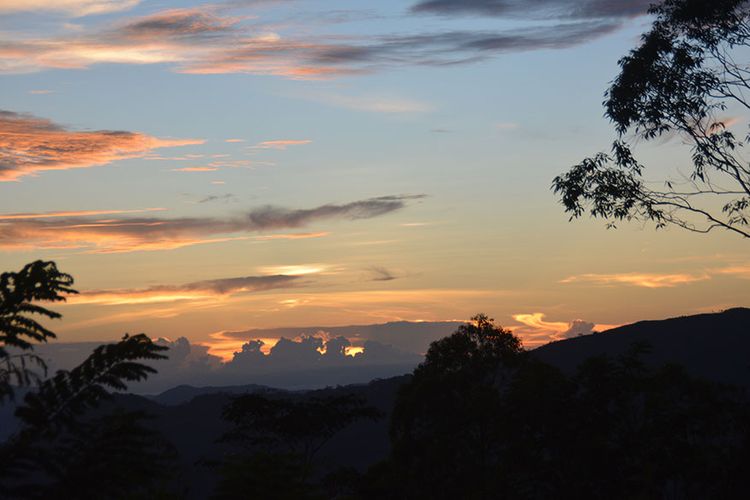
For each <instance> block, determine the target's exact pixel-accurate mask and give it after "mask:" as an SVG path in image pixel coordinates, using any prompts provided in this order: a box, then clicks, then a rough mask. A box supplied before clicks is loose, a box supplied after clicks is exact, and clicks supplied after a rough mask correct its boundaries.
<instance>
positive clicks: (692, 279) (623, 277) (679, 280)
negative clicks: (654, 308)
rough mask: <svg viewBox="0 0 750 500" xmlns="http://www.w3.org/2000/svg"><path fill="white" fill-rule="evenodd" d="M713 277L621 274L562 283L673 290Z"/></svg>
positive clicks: (704, 274)
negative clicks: (673, 288)
mask: <svg viewBox="0 0 750 500" xmlns="http://www.w3.org/2000/svg"><path fill="white" fill-rule="evenodd" d="M710 278H711V276H710V275H709V274H707V273H703V274H687V273H667V274H661V273H621V274H580V275H577V276H570V277H568V278H565V279H564V280H561V281H560V283H592V284H595V285H631V286H639V287H644V288H671V287H675V286H678V285H686V284H690V283H696V282H698V281H705V280H708V279H710Z"/></svg>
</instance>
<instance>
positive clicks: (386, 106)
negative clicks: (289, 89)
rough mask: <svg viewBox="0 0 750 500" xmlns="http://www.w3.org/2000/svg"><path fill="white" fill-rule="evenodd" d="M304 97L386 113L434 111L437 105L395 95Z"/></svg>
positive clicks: (337, 105)
mask: <svg viewBox="0 0 750 500" xmlns="http://www.w3.org/2000/svg"><path fill="white" fill-rule="evenodd" d="M301 97H302V98H303V99H307V100H309V101H314V102H320V103H323V104H329V105H331V106H336V107H340V108H345V109H351V110H354V111H364V112H367V113H384V114H410V113H426V112H429V111H433V110H434V109H435V106H433V105H432V104H430V103H427V102H424V101H419V100H416V99H408V98H404V97H394V96H371V95H360V96H352V95H341V94H303V95H302V96H301Z"/></svg>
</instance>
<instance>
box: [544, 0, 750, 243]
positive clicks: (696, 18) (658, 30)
mask: <svg viewBox="0 0 750 500" xmlns="http://www.w3.org/2000/svg"><path fill="white" fill-rule="evenodd" d="M650 12H651V13H652V14H653V15H655V16H656V20H655V21H654V23H653V26H652V27H651V30H650V31H649V32H648V33H646V34H644V35H643V36H642V39H641V44H640V46H639V47H637V48H636V49H634V50H633V51H632V52H631V53H630V54H629V55H627V56H626V57H624V58H622V59H621V60H620V62H619V64H620V68H621V71H620V74H619V75H618V77H617V78H616V79H615V81H614V83H613V84H612V86H611V87H610V88H609V90H608V92H607V94H606V100H605V102H604V105H605V108H606V116H607V117H608V118H609V119H610V120H611V121H612V122H613V123H614V125H615V129H616V131H617V134H618V139H617V140H616V141H615V142H614V144H613V146H612V152H611V154H606V153H599V154H597V155H595V156H593V157H590V158H587V159H585V160H583V161H582V162H581V163H579V164H578V165H575V166H574V167H572V168H571V169H570V170H569V171H568V172H566V173H564V174H562V175H560V176H558V177H556V178H555V179H554V181H553V184H552V187H553V190H554V192H555V193H557V194H559V195H560V197H561V201H562V204H563V206H564V207H565V210H566V212H569V213H570V214H571V218H576V217H579V216H581V215H583V214H584V213H586V212H588V213H590V214H591V215H592V216H593V217H601V218H604V219H607V220H609V221H610V223H609V226H614V224H615V222H617V221H620V220H623V219H624V220H650V221H654V222H655V223H656V225H657V227H663V226H666V225H675V226H679V227H681V228H684V229H688V230H690V231H695V232H699V233H708V232H710V231H712V230H714V229H724V230H727V231H730V232H732V233H734V234H738V235H740V236H743V237H750V225H749V224H750V167H749V166H748V163H747V161H746V160H745V159H744V157H743V155H742V148H743V147H744V146H745V144H746V143H747V142H748V141H750V136H748V137H736V136H735V134H734V133H733V132H732V131H731V130H730V129H729V125H730V124H731V123H730V122H731V121H734V118H733V117H732V114H737V113H743V112H746V111H747V110H748V109H750V102H749V101H748V100H747V97H746V93H747V91H748V90H750V67H748V64H747V50H746V49H747V47H748V45H750V5H748V4H747V2H744V1H741V0H712V1H710V2H708V1H705V0H666V1H664V2H663V3H661V4H660V5H658V6H654V7H652V8H651V11H650ZM727 113H731V114H727ZM675 135H676V136H678V137H680V138H681V139H683V140H684V141H686V142H687V143H688V144H690V145H691V148H692V171H691V172H690V173H687V174H680V177H679V178H668V179H665V180H664V183H663V186H659V185H658V184H655V183H652V182H646V181H645V180H644V177H643V172H644V170H645V169H646V167H645V166H644V165H643V164H642V163H640V162H639V161H638V160H637V159H636V157H635V155H634V153H633V151H632V148H631V145H630V143H629V142H636V141H639V140H641V141H653V140H656V139H662V140H663V139H668V138H671V137H672V136H675ZM628 137H632V138H633V139H632V140H630V141H629V140H628V139H627V138H628Z"/></svg>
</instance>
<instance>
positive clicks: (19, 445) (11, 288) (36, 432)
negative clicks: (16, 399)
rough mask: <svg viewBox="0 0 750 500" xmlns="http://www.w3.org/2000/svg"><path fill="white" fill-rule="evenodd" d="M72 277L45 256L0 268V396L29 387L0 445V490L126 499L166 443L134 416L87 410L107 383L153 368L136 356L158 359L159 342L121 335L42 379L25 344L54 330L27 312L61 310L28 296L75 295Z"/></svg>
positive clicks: (158, 474) (113, 386)
mask: <svg viewBox="0 0 750 500" xmlns="http://www.w3.org/2000/svg"><path fill="white" fill-rule="evenodd" d="M72 285H73V278H72V277H71V276H70V275H68V274H65V273H61V272H60V271H58V269H57V266H56V265H55V263H54V262H43V261H36V262H33V263H31V264H28V265H26V266H24V268H23V269H22V270H21V271H20V272H17V273H15V272H6V273H3V274H2V275H0V363H2V368H1V369H0V403H2V402H4V401H6V400H7V399H8V398H9V397H12V396H13V394H14V386H15V387H26V388H29V387H31V386H33V385H38V387H37V388H36V390H31V391H29V392H27V394H26V396H25V397H24V401H23V404H22V405H20V406H19V407H18V408H17V409H16V416H17V417H18V418H19V420H20V422H21V428H20V430H19V431H18V432H17V433H16V434H14V435H13V436H11V437H10V438H9V439H8V440H7V441H6V442H4V443H1V444H0V497H2V498H6V497H7V498H103V497H106V498H122V497H125V496H127V497H129V498H132V497H133V495H135V494H138V492H139V491H142V490H143V488H147V487H150V486H152V485H153V484H154V483H155V482H156V481H157V479H160V478H163V477H164V476H163V474H162V471H164V470H165V467H164V463H165V461H167V460H168V457H169V456H170V450H169V445H168V444H167V443H166V442H164V441H163V440H162V439H161V438H159V437H158V436H157V435H156V434H154V433H153V432H152V431H149V430H148V429H147V428H145V427H144V426H143V425H141V421H142V420H143V415H141V414H136V413H118V414H105V415H99V416H96V415H95V414H94V413H93V410H95V409H96V408H98V407H99V406H100V403H101V402H102V401H103V400H105V399H107V398H109V397H110V395H111V393H110V391H113V390H114V391H121V390H125V389H126V388H127V382H133V381H138V380H143V379H145V378H146V377H147V376H148V375H149V374H152V373H155V372H156V370H155V369H153V368H152V367H150V366H148V365H145V364H143V363H142V362H141V361H153V360H158V359H163V358H165V357H166V356H164V355H163V354H161V352H163V351H165V350H166V349H167V348H166V347H163V346H159V345H156V344H154V343H153V342H152V341H151V339H150V338H148V337H147V336H146V335H144V334H139V335H134V336H129V335H125V336H124V337H123V339H122V340H121V341H120V342H117V343H115V344H108V345H102V346H99V347H97V348H96V349H95V350H94V352H93V353H92V354H91V355H89V357H88V358H87V359H86V360H85V361H84V362H83V363H81V364H80V365H79V366H77V367H76V368H74V369H72V370H70V371H67V370H60V371H58V372H57V373H56V374H55V375H54V376H52V377H51V378H49V379H44V375H45V374H46V365H45V364H44V361H43V360H42V359H41V358H40V357H39V356H37V355H35V354H34V353H33V350H34V346H35V345H36V344H37V343H40V342H47V341H48V340H49V339H54V338H56V335H55V334H54V333H53V332H52V331H50V330H48V329H47V328H46V327H44V326H42V325H41V324H40V323H39V322H38V321H37V320H36V319H35V318H34V316H35V315H36V316H43V317H47V318H50V319H56V318H60V317H61V315H60V314H59V313H57V312H54V311H51V310H49V309H46V308H44V307H42V306H40V305H38V304H37V302H39V301H52V302H55V301H62V300H65V297H64V295H63V294H69V293H77V292H76V291H75V290H73V289H72V288H71V287H72ZM34 367H36V368H38V369H39V368H41V369H42V372H43V373H42V374H40V373H38V372H37V371H35V370H34V369H33V368H34ZM82 467H85V468H87V469H88V470H89V471H90V472H94V469H95V470H96V477H95V478H91V477H87V478H86V480H85V481H83V478H84V475H82V471H83V469H82ZM147 471H150V472H149V474H146V472H147ZM145 476H148V477H145Z"/></svg>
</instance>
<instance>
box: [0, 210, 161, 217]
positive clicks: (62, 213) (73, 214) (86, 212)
mask: <svg viewBox="0 0 750 500" xmlns="http://www.w3.org/2000/svg"><path fill="white" fill-rule="evenodd" d="M163 210H166V208H143V209H136V210H72V211H70V210H68V211H58V212H41V213H19V214H0V220H18V219H49V218H55V217H85V216H91V215H115V214H136V213H143V212H161V211H163Z"/></svg>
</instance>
